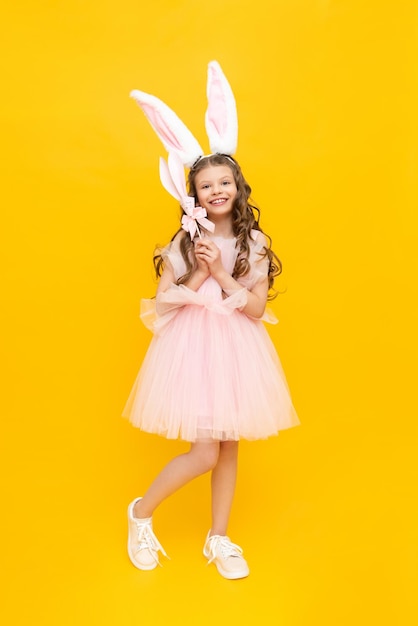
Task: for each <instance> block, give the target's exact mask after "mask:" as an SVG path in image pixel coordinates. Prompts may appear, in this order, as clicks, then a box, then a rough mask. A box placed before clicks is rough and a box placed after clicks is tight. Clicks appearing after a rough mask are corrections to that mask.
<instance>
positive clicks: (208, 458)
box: [134, 441, 222, 518]
mask: <svg viewBox="0 0 418 626" xmlns="http://www.w3.org/2000/svg"><path fill="white" fill-rule="evenodd" d="M221 445H222V444H221ZM219 449H220V444H219V442H218V441H213V442H197V443H193V444H192V445H191V447H190V451H189V452H187V453H186V454H180V455H179V456H177V457H175V458H174V459H173V460H172V461H170V462H169V463H168V465H166V466H165V467H164V469H163V470H162V471H161V472H160V474H158V476H157V478H156V479H155V480H154V482H153V483H152V484H151V486H150V487H149V489H148V490H147V492H146V493H145V495H144V496H143V498H142V499H141V500H139V501H138V502H137V503H136V505H135V508H134V515H135V517H137V518H145V517H151V516H152V514H153V512H154V510H155V509H156V508H157V506H158V505H159V504H161V502H162V501H163V500H165V498H167V497H168V496H170V495H171V494H172V493H174V492H175V491H177V490H178V489H180V487H183V486H184V485H185V484H186V483H188V482H190V481H191V480H193V478H196V477H197V476H200V475H201V474H205V473H206V472H209V471H210V470H211V469H213V468H214V467H215V466H216V464H217V461H218V456H219Z"/></svg>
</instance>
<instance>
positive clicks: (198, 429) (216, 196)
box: [123, 154, 299, 579]
mask: <svg viewBox="0 0 418 626" xmlns="http://www.w3.org/2000/svg"><path fill="white" fill-rule="evenodd" d="M174 169H175V168H173V167H172V168H171V170H172V171H174ZM163 182H164V181H163ZM165 186H166V188H168V187H167V185H166V184H165ZM188 186H189V196H190V197H191V198H194V200H195V201H196V202H197V203H198V205H199V207H198V208H199V211H200V213H199V211H198V213H199V215H200V219H199V218H196V212H195V213H193V210H187V214H186V216H183V220H182V223H183V228H182V229H180V230H179V231H178V232H177V233H176V235H175V236H174V237H173V239H172V241H171V243H170V244H169V246H168V247H167V248H165V249H163V250H162V251H161V252H160V253H158V254H157V255H156V256H155V258H154V262H155V265H156V270H157V276H160V280H159V285H158V290H157V296H156V301H155V304H156V317H155V319H154V322H153V323H152V327H153V330H154V332H155V336H154V338H153V340H152V342H151V345H150V347H149V350H148V352H147V355H146V357H145V360H144V363H143V365H142V368H141V370H140V372H139V375H138V378H137V380H136V382H135V385H134V387H133V389H132V391H131V394H130V397H129V399H128V402H127V405H126V407H125V410H124V413H123V414H124V416H126V417H128V418H129V419H130V420H131V422H132V423H133V424H134V425H135V426H138V427H139V428H141V429H142V430H144V431H147V432H151V433H156V434H159V435H163V436H165V437H167V438H180V439H183V440H186V441H189V442H191V445H190V450H189V451H188V452H187V453H185V454H182V455H180V456H177V457H176V458H174V459H173V460H172V461H171V462H170V463H168V465H167V466H166V467H165V468H164V469H163V470H162V471H161V473H160V474H159V475H158V476H157V477H156V478H155V480H154V481H153V482H152V484H151V485H150V487H149V488H148V490H147V491H146V492H145V494H144V495H143V496H142V497H141V498H136V499H135V500H134V501H133V502H131V504H130V505H129V507H128V520H129V538H128V553H129V557H130V559H131V561H132V563H133V564H134V565H135V567H137V568H138V569H141V570H150V569H153V568H154V567H156V565H157V564H158V563H159V561H158V552H159V551H161V552H162V553H163V554H164V555H165V552H164V549H163V548H162V546H161V544H160V543H159V541H158V539H157V537H156V535H155V534H154V531H153V526H152V515H153V513H154V511H155V509H156V508H157V507H158V505H159V504H160V503H161V502H162V501H163V500H164V499H165V498H167V497H168V496H170V495H171V494H172V493H174V492H175V491H177V490H178V489H179V488H180V487H182V486H183V485H185V484H186V483H188V482H189V481H191V480H192V479H193V478H196V477H197V476H199V475H201V474H203V473H205V472H209V471H211V490H212V524H211V529H210V530H209V532H208V535H207V538H206V542H205V544H204V549H203V553H204V555H205V557H206V558H207V559H208V561H209V563H211V562H213V563H214V564H215V565H216V567H217V569H218V571H219V573H220V574H221V575H222V576H224V577H225V578H228V579H238V578H243V577H246V576H248V574H249V568H248V565H247V563H246V561H245V559H244V557H243V551H242V549H241V548H240V547H239V546H238V545H236V544H234V543H232V542H231V541H230V539H229V537H228V536H227V528H228V521H229V517H230V512H231V505H232V501H233V496H234V491H235V482H236V474H237V458H238V442H239V439H241V438H245V439H260V438H266V437H269V436H270V435H273V434H277V432H278V430H280V429H284V428H288V427H291V426H294V425H296V424H298V423H299V422H298V418H297V415H296V412H295V410H294V408H293V406H292V402H291V399H290V396H289V392H288V388H287V385H286V381H285V378H284V375H283V372H282V369H281V366H280V362H279V359H278V356H277V354H276V352H275V349H274V347H273V344H272V342H271V340H270V338H269V336H268V334H267V332H266V330H265V328H264V325H263V322H262V320H263V319H264V320H267V321H272V320H271V319H270V320H269V318H268V316H267V315H266V313H265V307H266V302H267V299H268V292H269V290H270V289H271V288H272V286H273V281H274V277H275V276H276V275H278V274H279V272H280V270H281V266H280V262H279V260H278V259H277V257H276V255H275V254H274V252H273V251H272V250H271V248H270V244H269V238H268V237H266V236H265V235H264V234H263V232H262V230H261V229H260V227H259V224H258V220H256V218H255V216H254V208H255V207H254V206H252V205H251V204H250V203H249V197H250V193H251V189H250V187H249V185H248V183H247V182H246V181H245V179H244V177H243V175H242V172H241V169H240V167H239V165H238V163H237V162H236V161H235V160H234V159H233V158H232V157H231V156H229V155H226V154H211V155H209V156H203V157H199V158H198V160H197V162H196V163H195V164H194V165H193V166H192V167H191V169H190V172H189V178H188ZM173 195H174V194H173ZM190 197H189V198H188V199H189V200H190ZM183 199H184V198H183ZM183 206H185V204H184V203H183ZM204 215H207V217H208V218H209V220H207V219H205V218H204ZM196 220H197V221H198V223H199V221H200V225H198V224H196ZM185 224H186V226H185ZM186 228H187V229H188V230H189V234H187V232H186ZM211 231H213V232H211ZM190 235H192V236H190ZM161 271H162V273H161ZM150 316H151V317H152V314H151V313H150V312H149V311H148V312H147V313H146V314H145V316H144V318H147V317H150Z"/></svg>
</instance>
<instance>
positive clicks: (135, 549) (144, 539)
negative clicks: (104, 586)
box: [128, 498, 168, 570]
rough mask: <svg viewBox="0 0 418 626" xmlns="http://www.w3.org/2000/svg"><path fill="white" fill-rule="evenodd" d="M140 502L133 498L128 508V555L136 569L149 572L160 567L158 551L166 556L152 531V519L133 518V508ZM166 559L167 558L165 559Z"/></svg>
mask: <svg viewBox="0 0 418 626" xmlns="http://www.w3.org/2000/svg"><path fill="white" fill-rule="evenodd" d="M138 500H141V498H135V500H134V501H133V502H131V504H130V505H129V507H128V554H129V558H130V559H131V561H132V563H133V564H134V565H135V567H137V568H138V569H142V570H150V569H154V568H155V567H157V565H161V563H160V561H159V560H158V551H159V550H160V551H161V552H162V553H163V554H164V556H167V554H166V553H165V551H164V548H163V547H162V545H161V544H160V542H159V541H158V539H157V537H156V536H155V534H154V531H153V529H152V517H145V518H144V519H138V518H137V517H135V516H134V506H135V504H136V503H137V502H138ZM167 558H168V557H167Z"/></svg>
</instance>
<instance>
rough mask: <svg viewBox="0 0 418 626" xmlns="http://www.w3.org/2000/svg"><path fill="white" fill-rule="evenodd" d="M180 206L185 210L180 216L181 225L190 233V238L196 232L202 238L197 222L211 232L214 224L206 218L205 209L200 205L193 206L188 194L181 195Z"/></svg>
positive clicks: (192, 200) (192, 199)
mask: <svg viewBox="0 0 418 626" xmlns="http://www.w3.org/2000/svg"><path fill="white" fill-rule="evenodd" d="M181 206H182V208H183V211H184V212H185V215H183V217H182V218H181V225H182V228H183V229H184V230H186V231H187V232H188V233H189V234H190V238H191V239H193V238H194V236H195V234H196V232H197V234H198V235H199V237H200V238H202V235H201V233H200V229H199V226H198V224H200V225H201V226H203V228H205V229H206V230H209V231H210V232H211V233H213V231H214V230H215V224H214V223H213V222H211V221H210V220H208V219H206V215H207V212H206V209H204V208H203V207H201V206H195V204H194V198H191V197H190V196H186V197H183V198H182V202H181Z"/></svg>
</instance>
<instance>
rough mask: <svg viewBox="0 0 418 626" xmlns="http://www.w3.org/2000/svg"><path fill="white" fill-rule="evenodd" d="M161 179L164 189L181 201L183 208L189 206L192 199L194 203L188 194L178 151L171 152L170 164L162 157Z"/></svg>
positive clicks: (169, 156)
mask: <svg viewBox="0 0 418 626" xmlns="http://www.w3.org/2000/svg"><path fill="white" fill-rule="evenodd" d="M160 180H161V183H162V186H163V187H164V189H165V190H166V191H168V193H169V194H171V195H172V196H173V198H176V200H179V201H180V204H181V206H182V207H183V209H185V208H186V207H187V206H189V205H190V202H191V201H193V203H194V200H193V198H191V197H189V196H188V195H187V191H186V180H185V177H184V166H183V163H182V162H181V159H180V157H179V155H178V154H177V153H176V152H170V153H169V155H168V164H167V163H166V162H165V161H164V159H163V158H160Z"/></svg>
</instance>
